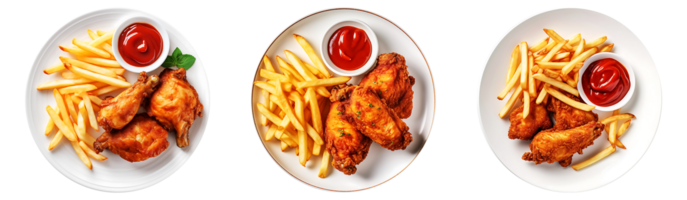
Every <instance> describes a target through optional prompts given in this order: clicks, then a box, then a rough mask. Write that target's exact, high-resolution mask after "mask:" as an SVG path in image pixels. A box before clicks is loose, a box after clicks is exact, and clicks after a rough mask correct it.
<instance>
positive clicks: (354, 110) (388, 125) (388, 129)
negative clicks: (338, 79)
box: [330, 86, 413, 151]
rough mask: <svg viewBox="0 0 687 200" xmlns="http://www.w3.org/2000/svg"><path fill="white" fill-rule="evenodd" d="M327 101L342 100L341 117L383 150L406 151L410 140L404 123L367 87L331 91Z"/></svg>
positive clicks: (410, 137) (347, 87)
mask: <svg viewBox="0 0 687 200" xmlns="http://www.w3.org/2000/svg"><path fill="white" fill-rule="evenodd" d="M330 98H333V99H334V100H336V99H337V98H338V100H339V101H343V104H344V106H345V107H346V109H345V112H344V115H345V116H344V117H347V118H348V119H351V121H352V122H354V124H355V127H356V128H357V129H358V131H360V133H362V134H363V135H365V136H367V137H370V139H372V141H375V142H377V143H379V144H380V145H381V146H382V147H384V148H386V149H389V150H392V151H394V150H398V149H401V150H405V149H406V147H407V146H408V144H410V142H412V141H413V137H412V136H411V133H410V132H408V129H409V128H408V126H407V125H406V123H405V122H403V121H402V120H401V118H399V117H398V116H397V115H396V113H395V112H394V111H393V110H392V109H391V108H389V107H388V106H387V105H386V103H385V102H384V100H382V99H380V98H379V96H377V94H375V92H373V91H372V90H371V89H370V88H368V87H360V86H346V87H343V88H340V89H334V90H333V92H332V97H330ZM330 100H331V99H330Z"/></svg>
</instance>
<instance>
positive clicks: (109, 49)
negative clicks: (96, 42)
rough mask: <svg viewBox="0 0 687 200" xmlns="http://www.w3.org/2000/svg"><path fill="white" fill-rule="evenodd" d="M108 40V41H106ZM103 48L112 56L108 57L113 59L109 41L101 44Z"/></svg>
mask: <svg viewBox="0 0 687 200" xmlns="http://www.w3.org/2000/svg"><path fill="white" fill-rule="evenodd" d="M108 42H110V41H108ZM103 50H105V51H107V53H110V55H112V57H110V58H112V59H114V52H112V45H110V44H109V43H105V44H103Z"/></svg>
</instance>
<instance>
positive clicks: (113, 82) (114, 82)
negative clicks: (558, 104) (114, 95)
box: [64, 63, 131, 87]
mask: <svg viewBox="0 0 687 200" xmlns="http://www.w3.org/2000/svg"><path fill="white" fill-rule="evenodd" d="M64 66H65V67H66V68H67V69H68V70H69V71H72V72H74V74H76V75H79V76H81V77H84V78H86V79H90V80H96V81H99V82H103V83H107V84H109V85H112V86H118V87H129V86H131V83H129V82H126V81H123V80H119V79H117V78H113V77H109V76H105V75H102V74H97V73H94V72H91V71H88V70H85V69H81V68H78V67H73V66H72V65H71V64H70V63H65V64H64Z"/></svg>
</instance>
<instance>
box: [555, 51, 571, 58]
mask: <svg viewBox="0 0 687 200" xmlns="http://www.w3.org/2000/svg"><path fill="white" fill-rule="evenodd" d="M569 56H570V52H563V53H557V54H556V55H554V56H553V58H552V59H553V60H561V59H564V58H568V57H569Z"/></svg>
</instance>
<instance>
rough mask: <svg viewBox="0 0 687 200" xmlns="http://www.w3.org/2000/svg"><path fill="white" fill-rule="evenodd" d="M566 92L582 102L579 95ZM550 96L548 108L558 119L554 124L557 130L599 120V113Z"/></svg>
mask: <svg viewBox="0 0 687 200" xmlns="http://www.w3.org/2000/svg"><path fill="white" fill-rule="evenodd" d="M565 94H566V96H568V97H570V98H571V99H573V100H575V101H578V102H582V100H581V99H580V98H579V97H576V96H573V95H571V94H567V93H565ZM550 98H551V99H549V104H548V105H547V106H546V109H547V110H549V111H551V112H554V113H555V114H554V119H555V120H556V124H555V125H554V126H553V128H554V129H555V130H567V129H571V128H575V127H578V126H582V125H585V124H587V123H589V122H595V121H599V115H597V114H596V113H594V112H592V111H584V110H580V109H577V108H575V107H572V106H570V105H568V104H566V103H565V102H562V101H560V100H558V99H556V98H554V97H550Z"/></svg>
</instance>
